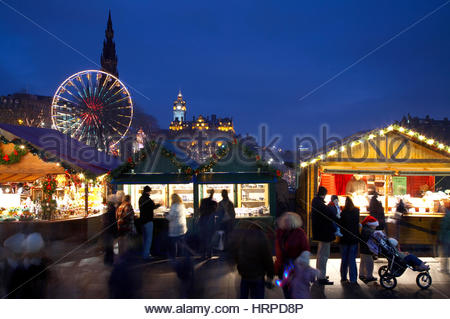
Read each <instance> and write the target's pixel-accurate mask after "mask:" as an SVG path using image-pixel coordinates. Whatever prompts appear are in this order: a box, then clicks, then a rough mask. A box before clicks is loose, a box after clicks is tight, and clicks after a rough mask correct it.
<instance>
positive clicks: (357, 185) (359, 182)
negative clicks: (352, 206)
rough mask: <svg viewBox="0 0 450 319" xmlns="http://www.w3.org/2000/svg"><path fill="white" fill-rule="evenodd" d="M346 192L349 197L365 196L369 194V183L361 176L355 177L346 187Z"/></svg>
mask: <svg viewBox="0 0 450 319" xmlns="http://www.w3.org/2000/svg"><path fill="white" fill-rule="evenodd" d="M345 192H346V194H347V195H352V194H355V193H356V194H357V195H364V194H367V183H366V182H365V181H364V180H363V179H362V176H361V175H356V174H355V175H353V176H352V179H351V180H350V181H348V183H347V186H346V187H345Z"/></svg>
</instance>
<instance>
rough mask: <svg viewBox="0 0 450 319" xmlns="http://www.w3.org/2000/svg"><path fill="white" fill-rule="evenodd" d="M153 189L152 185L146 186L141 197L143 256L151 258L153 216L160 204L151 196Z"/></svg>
mask: <svg viewBox="0 0 450 319" xmlns="http://www.w3.org/2000/svg"><path fill="white" fill-rule="evenodd" d="M151 192H152V189H151V188H150V186H145V187H144V189H143V191H142V195H141V197H140V198H139V214H140V220H141V225H142V232H143V237H144V243H143V249H142V258H144V259H149V258H151V257H152V256H151V254H150V251H151V248H152V239H153V217H154V211H155V209H157V208H158V207H160V206H161V205H160V204H155V202H153V200H152V199H151V198H150V193H151Z"/></svg>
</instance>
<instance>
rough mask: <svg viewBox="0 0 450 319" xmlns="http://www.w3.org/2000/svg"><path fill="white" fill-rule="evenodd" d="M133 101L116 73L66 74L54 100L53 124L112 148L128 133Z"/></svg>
mask: <svg viewBox="0 0 450 319" xmlns="http://www.w3.org/2000/svg"><path fill="white" fill-rule="evenodd" d="M132 118H133V102H132V100H131V96H130V93H129V92H128V90H127V88H126V87H125V85H124V84H123V83H122V82H121V81H120V80H119V79H118V78H117V77H115V76H114V75H112V74H109V73H106V72H103V71H98V70H87V71H81V72H78V73H76V74H74V75H72V76H70V77H69V78H67V79H66V80H65V81H64V82H63V83H62V84H61V85H60V86H59V87H58V89H57V90H56V93H55V96H54V97H53V102H52V121H53V125H54V127H55V128H56V129H57V130H58V131H60V132H62V133H64V134H69V135H70V136H71V137H72V138H75V139H77V140H79V141H81V142H83V143H85V144H87V145H90V146H94V147H96V148H97V149H100V150H106V151H108V150H110V149H112V148H114V146H116V145H117V143H119V141H120V140H121V139H122V138H123V137H124V136H125V135H126V134H127V132H128V130H129V128H130V126H131V121H132Z"/></svg>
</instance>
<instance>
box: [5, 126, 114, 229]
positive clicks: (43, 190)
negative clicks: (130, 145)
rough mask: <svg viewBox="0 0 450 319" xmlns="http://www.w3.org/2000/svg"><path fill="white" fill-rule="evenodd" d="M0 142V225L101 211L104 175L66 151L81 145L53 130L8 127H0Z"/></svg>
mask: <svg viewBox="0 0 450 319" xmlns="http://www.w3.org/2000/svg"><path fill="white" fill-rule="evenodd" d="M41 136H45V137H46V138H50V139H51V140H52V139H53V140H52V141H54V140H57V141H58V142H59V143H60V145H59V146H60V147H59V148H58V149H57V150H58V152H55V148H54V147H52V145H45V144H42V142H41V141H42V140H44V139H43V138H40V137H41ZM0 137H1V139H2V142H3V143H0V153H1V157H2V161H1V162H0V219H1V220H7V221H9V220H17V219H19V220H33V219H67V218H72V217H85V216H87V215H92V214H95V213H100V212H101V211H102V209H103V199H104V198H105V196H106V194H105V192H106V179H105V176H106V175H105V173H106V172H107V171H108V170H109V169H108V168H106V167H105V166H107V165H104V163H103V166H102V163H99V162H95V161H94V162H93V163H92V164H86V163H83V162H82V161H81V160H79V159H78V158H77V156H76V155H77V154H75V153H70V147H76V148H77V149H81V147H83V146H84V145H80V143H79V142H77V141H74V140H71V139H70V137H67V136H65V135H62V134H61V133H59V132H57V131H54V130H48V129H42V128H32V127H20V126H14V125H7V124H0ZM69 141H70V143H69ZM84 147H86V146H84ZM90 151H92V152H94V153H95V152H97V154H99V156H98V157H97V159H99V158H100V159H102V157H103V159H104V156H107V155H106V154H104V153H102V154H100V152H98V151H97V150H94V149H91V150H90ZM69 154H71V156H69ZM104 162H106V161H104ZM114 162H116V161H114V160H111V161H110V163H114ZM77 172H78V173H77ZM83 172H84V173H83ZM88 174H89V177H87V176H88ZM96 175H97V176H98V177H96ZM99 175H101V176H99ZM86 188H87V189H86ZM47 212H49V213H47Z"/></svg>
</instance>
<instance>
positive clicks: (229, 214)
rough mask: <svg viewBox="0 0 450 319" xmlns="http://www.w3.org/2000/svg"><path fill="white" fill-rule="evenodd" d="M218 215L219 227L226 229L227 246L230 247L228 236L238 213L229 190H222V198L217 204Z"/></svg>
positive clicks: (225, 239)
mask: <svg viewBox="0 0 450 319" xmlns="http://www.w3.org/2000/svg"><path fill="white" fill-rule="evenodd" d="M216 215H219V216H218V217H219V227H220V229H221V230H223V231H224V241H225V247H226V248H228V247H227V246H228V237H229V234H231V232H232V231H233V227H234V222H235V219H236V213H235V211H234V204H233V202H232V201H231V200H230V199H229V198H228V191H227V190H226V189H223V190H222V200H221V201H220V202H219V203H218V204H217V210H216Z"/></svg>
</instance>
